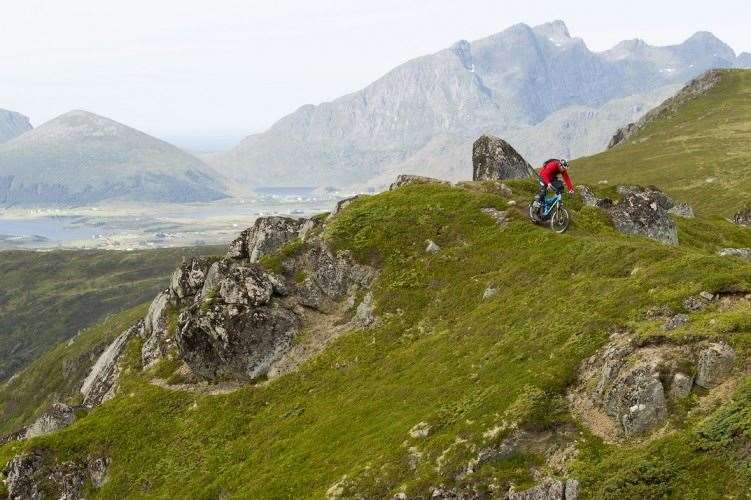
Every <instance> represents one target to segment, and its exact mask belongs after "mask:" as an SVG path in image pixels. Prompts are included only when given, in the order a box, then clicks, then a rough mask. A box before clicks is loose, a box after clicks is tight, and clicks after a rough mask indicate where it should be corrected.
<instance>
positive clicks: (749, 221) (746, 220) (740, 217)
mask: <svg viewBox="0 0 751 500" xmlns="http://www.w3.org/2000/svg"><path fill="white" fill-rule="evenodd" d="M733 222H734V223H735V224H738V225H741V226H751V208H746V209H744V210H741V211H739V212H736V214H735V215H734V216H733Z"/></svg>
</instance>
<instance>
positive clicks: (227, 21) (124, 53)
mask: <svg viewBox="0 0 751 500" xmlns="http://www.w3.org/2000/svg"><path fill="white" fill-rule="evenodd" d="M749 5H751V2H749V1H748V0H715V1H712V2H697V1H693V0H691V1H686V0H663V1H656V0H648V1H644V0H637V1H630V2H627V3H624V4H622V6H620V5H619V6H618V7H617V8H616V7H614V6H615V4H613V3H607V2H602V0H596V1H595V0H568V1H565V2H562V1H560V0H546V1H537V2H533V1H530V0H518V1H517V0H513V1H509V0H503V1H501V0H496V1H491V0H462V1H458V0H422V1H410V0H377V1H369V2H360V1H357V0H316V1H309V0H273V1H271V0H269V1H247V0H245V1H239V0H238V1H235V0H213V1H206V0H202V1H198V0H169V1H166V0H128V1H120V0H117V1H116V0H96V1H94V0H66V1H58V0H2V7H0V74H1V75H2V78H1V79H0V108H6V109H12V110H15V111H20V112H22V113H24V114H26V115H28V116H30V117H31V118H32V122H33V123H34V124H35V125H39V124H41V123H42V122H44V121H46V120H48V119H50V118H53V117H54V116H57V115H59V114H61V113H64V112H66V111H68V110H71V109H86V110H89V111H93V112H96V113H99V114H102V115H105V116H108V117H110V118H113V119H115V120H118V121H120V122H123V123H126V124H128V125H131V126H134V127H136V128H138V129H141V130H144V131H146V132H149V133H152V134H154V135H157V136H159V137H161V138H164V139H167V140H171V141H173V142H175V143H177V144H179V145H182V146H186V147H192V148H199V149H212V148H217V147H221V146H231V145H233V144H234V143H235V142H237V141H238V140H239V139H241V138H242V137H243V136H245V135H247V134H249V133H251V132H257V131H262V130H263V129H265V128H266V127H268V126H269V125H271V124H272V123H273V122H274V121H275V120H277V119H278V118H280V117H282V116H283V115H285V114H287V113H289V112H291V111H293V110H295V109H296V108H297V107H299V106H301V105H303V104H306V103H319V102H321V101H326V100H330V99H332V98H335V97H338V96H340V95H342V94H345V93H348V92H352V91H355V90H357V89H359V88H361V87H363V86H365V85H366V84H368V83H369V82H371V81H372V80H374V79H376V78H378V77H379V76H381V75H382V74H384V73H385V72H386V71H388V70H389V69H391V68H392V67H394V66H396V65H398V64H400V63H402V62H404V61H406V60H408V59H411V58H413V57H416V56H420V55H423V54H427V53H431V52H436V51H438V50H440V49H442V48H445V47H447V46H449V45H450V44H452V43H453V42H455V41H456V40H459V39H463V38H464V39H468V40H474V39H477V38H481V37H484V36H487V35H489V34H492V33H495V32H498V31H501V30H503V29H505V28H507V27H508V26H510V25H512V24H515V23H517V22H525V23H527V24H531V25H535V24H541V23H543V22H547V21H551V20H554V19H562V20H564V21H565V22H566V23H567V25H568V27H569V31H570V32H571V34H572V35H573V36H579V37H582V38H584V40H585V41H586V42H587V44H588V45H589V47H590V48H592V49H595V50H604V49H606V48H609V47H611V46H612V45H614V44H615V43H617V42H618V41H620V40H623V39H630V38H636V37H638V38H643V39H645V40H646V41H647V42H649V43H651V44H655V45H666V44H673V43H679V42H681V41H683V40H684V39H685V38H687V37H689V36H690V35H691V34H693V33H694V32H696V31H699V30H709V31H712V32H714V33H715V34H716V35H717V36H719V37H720V38H721V39H723V40H724V41H725V42H727V43H728V44H730V46H732V47H733V48H734V49H735V50H736V51H737V52H742V51H751V30H750V29H749V24H748V23H749V20H751V7H749Z"/></svg>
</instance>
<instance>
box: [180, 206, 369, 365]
mask: <svg viewBox="0 0 751 500" xmlns="http://www.w3.org/2000/svg"><path fill="white" fill-rule="evenodd" d="M316 224H318V222H315V221H312V220H304V219H300V220H298V219H288V218H284V217H272V218H265V219H259V221H257V222H256V224H255V225H254V226H253V227H252V228H251V229H249V230H247V231H244V232H243V233H242V235H241V237H240V238H238V239H237V240H235V241H234V242H233V243H232V245H231V249H230V252H229V253H228V254H227V255H228V257H225V258H224V259H222V260H220V261H218V262H214V263H213V264H212V265H211V266H210V267H209V268H208V270H207V271H206V272H205V277H204V279H203V282H202V283H201V282H200V280H198V281H197V282H196V283H195V286H192V287H191V291H192V292H194V293H195V294H194V295H193V296H192V297H185V298H184V299H182V300H180V301H179V304H178V306H179V309H180V314H179V318H178V321H177V329H176V332H175V340H176V343H177V346H178V352H177V355H178V356H179V357H180V358H181V359H182V360H183V361H185V363H187V365H188V366H189V367H190V370H191V372H192V373H193V374H194V375H196V376H198V377H200V378H203V379H218V378H237V379H255V378H257V377H259V376H262V375H265V374H266V373H267V372H268V370H269V369H270V367H271V366H272V365H273V364H274V363H275V362H276V361H277V360H279V359H280V358H281V357H282V356H283V355H284V354H285V353H287V352H288V351H289V350H290V347H291V345H292V341H293V339H294V337H295V335H296V334H297V333H298V332H299V331H300V329H301V327H302V325H303V322H304V317H305V315H304V314H303V309H304V308H309V309H313V310H315V311H317V312H318V313H323V314H330V313H332V312H333V311H334V310H335V309H337V308H338V304H340V303H341V302H342V301H343V300H344V299H345V297H354V293H355V292H356V291H357V290H361V289H364V288H367V287H368V286H369V285H370V283H371V282H372V280H373V278H374V276H375V273H374V271H373V270H372V269H371V268H369V267H367V266H362V265H359V264H357V263H356V262H354V260H353V259H352V257H351V255H350V254H349V253H348V252H339V253H334V252H332V251H331V250H330V249H329V248H328V246H327V245H326V244H325V243H324V242H323V241H322V240H321V239H320V238H318V237H317V236H310V235H311V234H312V232H311V231H310V229H312V228H313V227H316ZM304 238H305V239H304ZM292 241H296V242H298V243H299V244H298V245H296V246H295V250H294V251H291V252H287V253H285V254H284V255H283V256H282V257H283V258H282V260H281V269H279V270H278V271H281V274H277V273H276V272H271V271H269V270H267V269H264V268H263V267H261V265H260V264H258V263H257V262H255V261H257V260H258V259H259V258H260V256H263V255H268V254H270V253H272V252H275V251H278V250H279V249H280V248H281V247H282V246H283V245H285V244H286V243H289V242H292ZM190 268H191V267H190V266H183V268H182V269H183V270H184V273H183V274H185V272H187V270H188V269H190ZM202 269H203V268H202ZM199 285H201V286H202V288H200V289H199V288H198V286H199ZM364 297H365V299H363V301H362V302H361V303H360V304H359V305H358V306H357V309H356V313H355V319H354V320H353V321H354V323H353V325H355V326H358V327H367V326H369V325H370V324H372V323H373V322H374V321H375V318H374V317H373V313H372V296H369V295H367V294H366V295H365V296H364ZM353 307H354V304H353ZM301 308H303V309H301Z"/></svg>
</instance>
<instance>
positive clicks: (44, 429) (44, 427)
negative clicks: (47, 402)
mask: <svg viewBox="0 0 751 500" xmlns="http://www.w3.org/2000/svg"><path fill="white" fill-rule="evenodd" d="M75 420H76V414H75V411H74V410H73V408H72V407H70V406H68V405H66V404H65V403H53V404H52V405H51V406H50V407H49V408H47V409H46V410H45V411H44V413H42V414H41V415H40V416H39V418H37V419H36V420H35V421H34V423H33V424H31V425H30V426H29V427H28V428H27V429H26V435H25V436H24V437H25V438H26V439H31V438H34V437H37V436H44V435H46V434H51V433H53V432H57V431H59V430H60V429H64V428H65V427H68V426H69V425H70V424H72V423H73V422H74V421H75Z"/></svg>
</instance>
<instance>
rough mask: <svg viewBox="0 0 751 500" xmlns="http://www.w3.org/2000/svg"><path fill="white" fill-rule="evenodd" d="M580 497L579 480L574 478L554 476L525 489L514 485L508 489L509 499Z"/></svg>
mask: <svg viewBox="0 0 751 500" xmlns="http://www.w3.org/2000/svg"><path fill="white" fill-rule="evenodd" d="M578 497H579V482H578V481H576V480H574V479H569V480H566V481H562V480H560V479H555V478H552V477H548V478H545V479H544V480H543V481H542V482H541V483H540V484H538V485H536V486H534V487H532V488H530V489H528V490H523V491H516V488H514V487H513V486H512V487H511V489H509V491H508V499H509V500H575V499H576V498H578Z"/></svg>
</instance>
